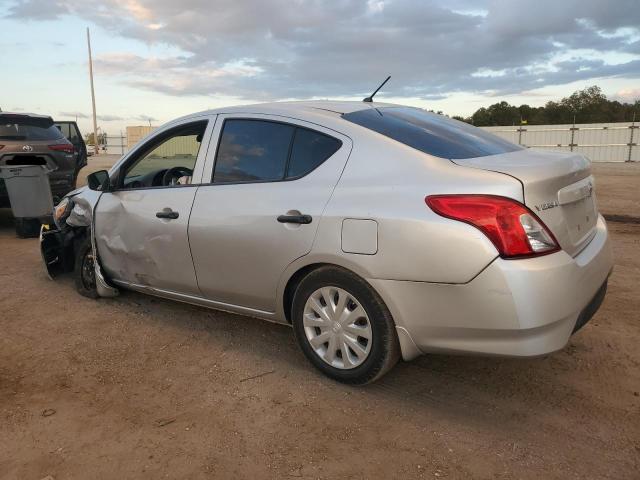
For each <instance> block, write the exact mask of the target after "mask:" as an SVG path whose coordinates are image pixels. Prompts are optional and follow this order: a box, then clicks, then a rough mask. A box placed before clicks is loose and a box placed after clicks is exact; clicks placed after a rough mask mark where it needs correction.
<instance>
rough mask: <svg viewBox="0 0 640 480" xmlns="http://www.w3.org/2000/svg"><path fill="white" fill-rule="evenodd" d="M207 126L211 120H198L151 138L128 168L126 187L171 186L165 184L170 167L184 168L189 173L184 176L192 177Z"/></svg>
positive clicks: (125, 180) (124, 182)
mask: <svg viewBox="0 0 640 480" xmlns="http://www.w3.org/2000/svg"><path fill="white" fill-rule="evenodd" d="M206 127H207V122H197V123H193V124H189V125H186V126H180V127H178V128H176V129H174V130H170V131H169V132H165V133H164V134H162V135H160V137H156V138H152V139H151V140H149V142H148V144H147V145H146V146H143V148H142V150H141V152H142V153H140V154H139V155H138V156H137V157H136V158H135V159H134V160H133V161H132V163H131V164H129V165H128V166H127V167H126V171H125V175H124V179H123V185H124V187H126V188H140V187H153V186H167V185H165V184H163V183H162V178H163V176H164V173H165V172H166V171H167V170H168V169H170V168H177V167H181V168H182V169H183V170H182V172H183V173H185V175H182V176H190V175H191V174H192V173H193V168H194V166H195V164H196V160H197V158H198V152H199V151H200V144H201V142H202V137H203V135H204V131H205V130H206ZM145 147H146V148H145Z"/></svg>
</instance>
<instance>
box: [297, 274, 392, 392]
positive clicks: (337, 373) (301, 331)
mask: <svg viewBox="0 0 640 480" xmlns="http://www.w3.org/2000/svg"><path fill="white" fill-rule="evenodd" d="M345 295H346V296H345ZM327 297H328V298H329V302H331V303H330V304H329V303H328V302H327V300H326V298H327ZM323 301H324V303H323ZM341 302H342V303H341ZM345 302H346V303H345ZM319 307H320V308H321V310H323V312H320V313H318V308H319ZM358 307H361V308H358ZM333 311H337V312H338V313H337V314H333V313H332V312H333ZM291 312H292V316H291V318H292V323H293V331H294V334H295V337H296V340H297V341H298V344H299V345H300V348H301V349H302V351H303V353H304V354H305V356H306V357H307V359H308V360H309V361H310V362H311V363H312V364H313V365H314V366H315V367H316V368H317V369H318V370H320V371H321V372H322V373H324V374H325V375H327V376H328V377H330V378H332V379H334V380H337V381H339V382H342V383H346V384H350V385H365V384H367V383H372V382H374V381H376V380H378V379H379V378H380V377H382V376H383V375H384V374H385V373H387V372H388V371H389V370H391V368H392V367H393V366H394V365H395V364H396V362H397V361H398V359H399V358H400V345H399V343H398V337H397V334H396V329H395V324H394V322H393V318H392V317H391V313H390V312H389V309H388V308H387V306H386V305H385V304H384V302H383V301H382V299H381V298H380V296H379V295H378V294H377V293H376V292H375V291H374V290H373V288H371V286H370V285H369V284H368V283H367V282H365V281H364V280H363V279H361V278H360V277H358V276H357V275H355V274H353V273H352V272H349V271H348V270H345V269H342V268H339V267H333V266H327V267H321V268H318V269H317V270H314V271H312V272H311V273H309V274H308V275H307V276H306V277H304V279H303V280H302V281H301V282H300V284H299V285H298V288H297V289H296V292H295V295H294V297H293V306H292V310H291ZM348 312H352V313H348ZM363 312H364V313H363ZM332 315H333V316H334V319H333V320H332V319H331V316H332ZM335 318H340V319H342V320H340V321H335ZM356 319H357V320H356ZM336 324H340V325H336ZM353 332H356V333H353ZM360 332H362V333H360ZM360 335H362V336H360ZM367 336H368V337H369V338H366V337H367ZM325 338H328V340H327V341H326V342H324V343H322V341H323V340H324V339H325ZM354 339H356V342H357V344H354ZM312 342H314V343H313V344H312ZM351 346H353V347H354V348H351ZM345 351H346V355H345V353H344V352H345ZM356 351H357V353H356ZM331 352H333V354H332V353H331ZM345 358H346V360H345ZM329 362H331V363H329Z"/></svg>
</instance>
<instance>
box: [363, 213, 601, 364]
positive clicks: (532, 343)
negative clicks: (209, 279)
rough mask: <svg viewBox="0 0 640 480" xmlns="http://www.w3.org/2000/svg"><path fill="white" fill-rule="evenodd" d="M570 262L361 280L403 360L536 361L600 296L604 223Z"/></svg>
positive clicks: (554, 257)
mask: <svg viewBox="0 0 640 480" xmlns="http://www.w3.org/2000/svg"><path fill="white" fill-rule="evenodd" d="M596 228H597V231H596V235H595V236H594V238H593V240H592V241H591V242H590V243H589V245H588V246H587V247H586V248H585V249H584V250H583V251H582V252H580V253H579V254H578V255H577V256H576V257H571V256H570V255H568V254H567V253H565V252H562V251H561V252H557V253H554V254H551V255H547V256H543V257H537V258H531V259H521V260H504V259H500V258H498V259H496V260H495V261H493V262H492V263H491V264H490V265H489V266H488V267H487V268H485V269H484V270H483V271H482V272H481V273H480V274H479V275H478V276H476V277H475V278H474V279H473V280H471V281H470V282H469V283H466V284H438V283H426V282H402V281H393V280H379V279H369V280H368V281H369V282H370V283H371V284H372V285H373V286H374V288H375V289H376V290H377V291H378V292H379V293H380V295H381V296H382V298H383V299H384V301H385V302H386V303H387V305H388V306H389V309H390V310H391V313H392V314H393V317H394V319H395V321H396V325H397V327H398V333H399V337H400V342H401V346H402V350H403V357H404V358H405V359H410V358H413V357H415V356H416V355H419V354H420V353H426V352H458V353H475V354H490V355H507V356H516V357H524V356H537V355H544V354H547V353H550V352H553V351H556V350H559V349H561V348H562V347H564V346H565V345H566V343H567V341H568V339H569V337H570V336H571V334H572V333H573V332H574V331H575V330H577V328H580V327H581V326H583V325H584V324H585V323H586V322H587V321H588V320H589V319H590V318H591V317H592V316H593V314H594V313H595V311H596V310H597V309H598V307H599V306H600V303H601V302H602V299H603V298H604V292H605V291H606V282H607V278H608V276H609V274H610V272H611V269H612V266H613V255H612V251H611V245H610V241H609V236H608V232H607V227H606V224H605V222H604V219H603V218H602V217H600V218H599V219H598V224H597V227H596Z"/></svg>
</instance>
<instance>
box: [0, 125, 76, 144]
mask: <svg viewBox="0 0 640 480" xmlns="http://www.w3.org/2000/svg"><path fill="white" fill-rule="evenodd" d="M62 137H63V135H62V132H61V131H60V130H58V128H57V127H56V126H54V125H51V126H50V127H48V128H42V127H36V126H34V125H24V124H21V123H3V124H0V140H31V141H37V140H58V139H59V138H62Z"/></svg>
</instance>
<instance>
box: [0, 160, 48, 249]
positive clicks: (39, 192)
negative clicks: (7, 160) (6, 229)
mask: <svg viewBox="0 0 640 480" xmlns="http://www.w3.org/2000/svg"><path fill="white" fill-rule="evenodd" d="M49 172H50V170H49V169H48V168H47V167H46V166H44V165H15V166H13V165H12V166H1V167H0V178H2V179H3V180H4V184H5V188H6V189H7V194H8V196H9V202H10V203H11V210H12V212H13V216H14V217H15V219H16V233H17V234H18V236H19V237H37V236H38V234H39V232H40V219H41V218H47V217H50V216H51V214H52V212H53V198H52V196H51V186H50V185H49Z"/></svg>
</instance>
